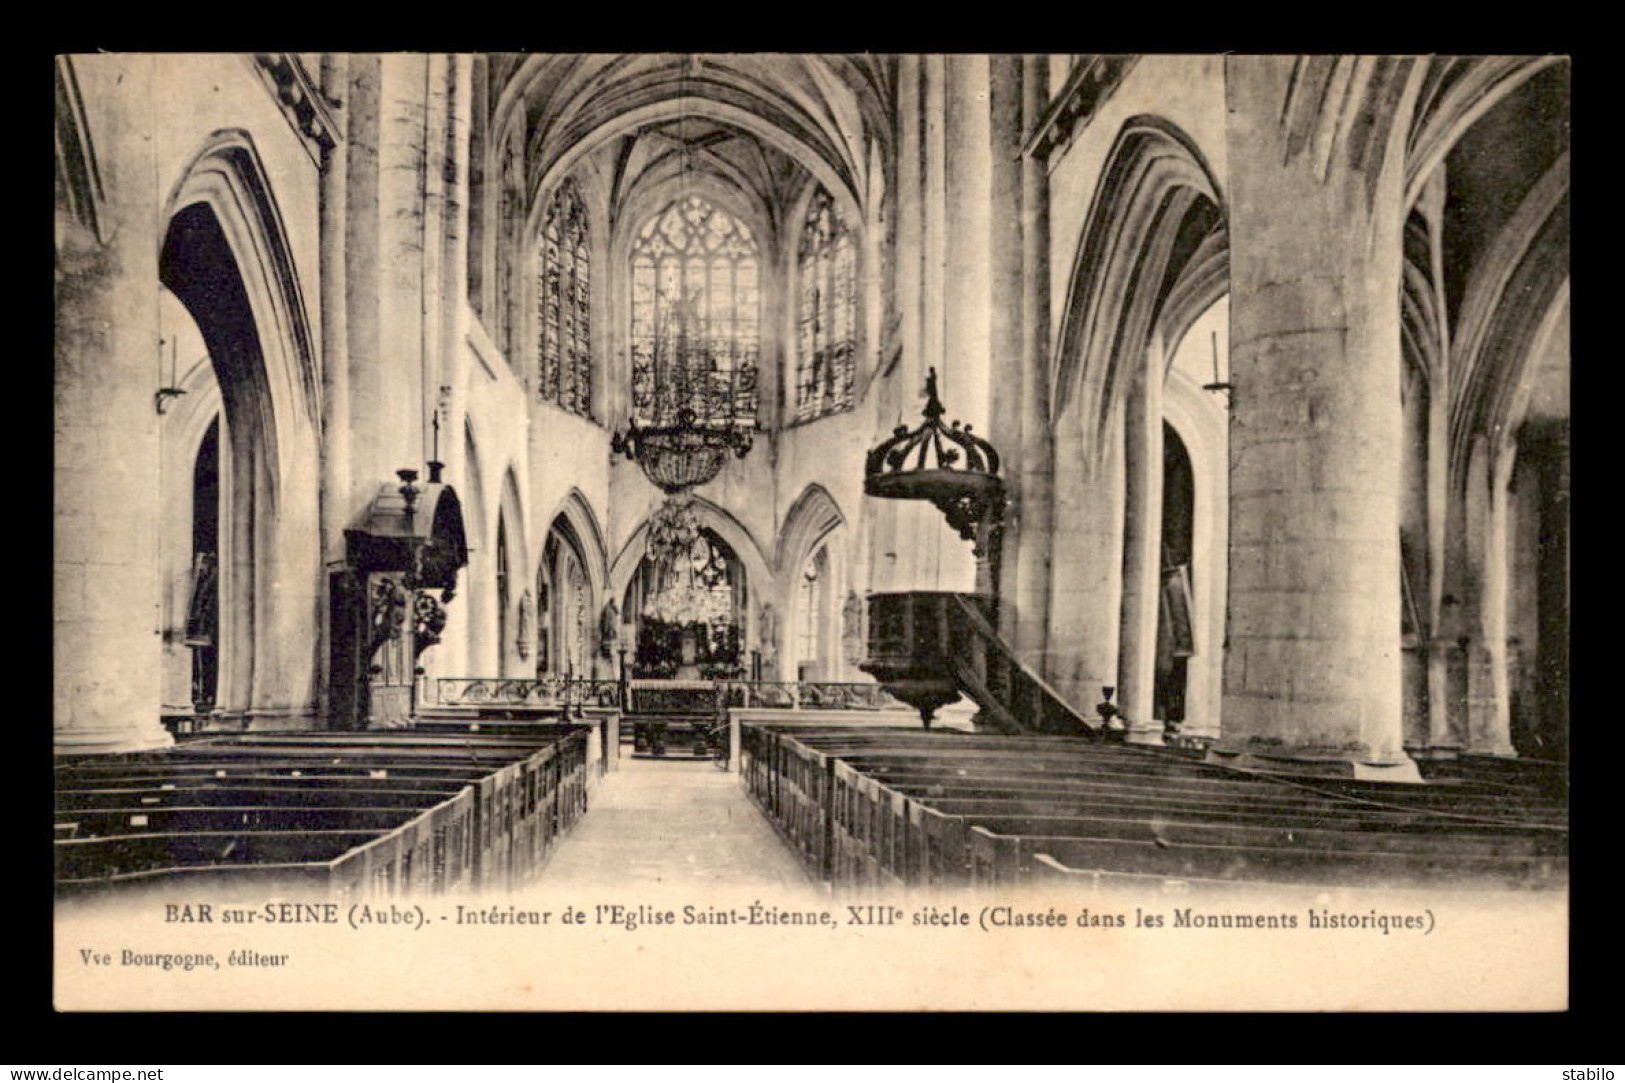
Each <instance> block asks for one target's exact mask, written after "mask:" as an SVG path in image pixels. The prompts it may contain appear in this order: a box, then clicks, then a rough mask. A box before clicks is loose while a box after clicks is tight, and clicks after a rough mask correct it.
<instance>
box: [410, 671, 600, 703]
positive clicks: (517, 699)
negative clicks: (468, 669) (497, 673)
mask: <svg viewBox="0 0 1625 1083" xmlns="http://www.w3.org/2000/svg"><path fill="white" fill-rule="evenodd" d="M433 687H434V690H435V696H434V699H433V702H432V705H433V706H436V707H544V708H546V707H554V708H558V709H560V710H573V709H579V708H583V707H608V708H615V707H620V706H621V705H622V702H623V701H622V696H623V694H624V692H623V688H622V685H621V682H620V681H617V680H611V679H606V678H597V677H592V678H589V677H440V678H438V679H436V680H435V681H434V682H433Z"/></svg>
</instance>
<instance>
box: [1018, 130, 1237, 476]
mask: <svg viewBox="0 0 1625 1083" xmlns="http://www.w3.org/2000/svg"><path fill="white" fill-rule="evenodd" d="M1223 222H1224V202H1223V197H1222V195H1221V190H1220V186H1219V183H1218V181H1217V179H1216V178H1215V177H1214V175H1213V171H1212V169H1211V168H1210V167H1209V165H1208V163H1207V159H1206V157H1205V156H1204V155H1203V154H1202V153H1201V151H1200V149H1199V148H1198V147H1197V145H1196V143H1195V141H1194V140H1192V139H1191V137H1190V136H1189V135H1187V134H1186V133H1185V132H1184V131H1183V130H1181V129H1180V128H1179V127H1178V126H1176V125H1174V124H1172V123H1171V122H1169V121H1167V120H1166V119H1164V118H1162V117H1157V116H1136V117H1133V118H1130V119H1129V120H1128V121H1126V122H1125V123H1124V125H1123V127H1122V129H1121V131H1119V133H1118V136H1117V141H1116V143H1115V144H1114V145H1113V147H1112V150H1111V153H1110V154H1109V155H1108V157H1107V166H1106V168H1105V169H1104V170H1103V171H1102V174H1101V179H1100V183H1099V185H1098V186H1097V188H1096V190H1095V196H1094V200H1093V203H1092V205H1091V206H1090V209H1089V214H1088V216H1087V218H1086V225H1085V227H1084V231H1083V235H1082V237H1081V238H1080V241H1079V244H1078V249H1077V254H1076V257H1075V258H1074V261H1073V266H1072V273H1071V277H1070V280H1069V284H1068V287H1067V298H1066V302H1065V308H1064V313H1063V318H1062V323H1061V328H1060V339H1059V344H1058V348H1057V350H1056V351H1055V358H1056V360H1055V366H1054V371H1053V374H1052V380H1051V395H1050V401H1051V404H1052V405H1051V421H1052V423H1053V421H1054V419H1055V418H1058V417H1060V416H1061V415H1062V414H1063V413H1064V412H1065V411H1067V410H1072V409H1077V410H1081V411H1082V412H1083V415H1084V433H1085V439H1086V441H1088V443H1089V445H1090V446H1093V447H1095V449H1096V450H1097V451H1098V450H1099V443H1100V441H1101V440H1102V439H1103V438H1104V431H1105V429H1106V424H1105V423H1106V419H1107V418H1108V417H1109V415H1110V411H1111V408H1112V404H1113V397H1114V394H1115V388H1116V387H1117V386H1118V385H1119V383H1121V382H1122V379H1123V373H1124V372H1125V371H1128V370H1129V369H1130V367H1131V366H1133V365H1135V364H1137V363H1138V362H1139V361H1140V360H1141V359H1142V358H1143V357H1144V355H1145V348H1146V345H1147V343H1148V342H1149V339H1150V336H1151V334H1152V331H1153V328H1154V327H1155V324H1156V321H1157V317H1158V315H1159V313H1160V311H1161V310H1162V309H1163V307H1164V302H1166V300H1167V299H1168V297H1169V295H1170V293H1171V292H1172V290H1173V287H1174V286H1175V285H1176V284H1177V282H1178V279H1179V275H1180V273H1181V271H1182V270H1183V269H1184V268H1185V267H1186V266H1187V265H1188V264H1190V263H1191V261H1192V257H1193V256H1195V255H1197V254H1198V253H1200V252H1202V251H1203V242H1204V241H1205V240H1206V238H1207V237H1208V236H1209V235H1211V234H1213V233H1215V232H1217V231H1218V230H1219V229H1220V228H1221V227H1222V225H1223ZM1213 248H1214V246H1213V244H1211V243H1209V245H1208V252H1209V256H1208V257H1206V260H1207V262H1208V263H1209V264H1212V262H1213V261H1212V252H1213ZM1208 277H1210V278H1211V273H1210V274H1209V275H1208ZM1198 292H1201V291H1198ZM1184 307H1185V308H1186V309H1189V308H1190V307H1194V306H1191V305H1189V304H1187V305H1185V306H1184ZM1196 311H1197V312H1198V313H1199V312H1200V311H1201V310H1200V308H1198V309H1196ZM1096 457H1097V458H1098V455H1097V456H1096Z"/></svg>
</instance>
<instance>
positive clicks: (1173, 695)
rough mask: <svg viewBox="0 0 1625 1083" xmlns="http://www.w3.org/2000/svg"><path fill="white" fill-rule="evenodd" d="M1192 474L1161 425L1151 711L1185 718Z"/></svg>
mask: <svg viewBox="0 0 1625 1083" xmlns="http://www.w3.org/2000/svg"><path fill="white" fill-rule="evenodd" d="M1195 543H1196V473H1195V471H1194V470H1193V469H1192V467H1191V457H1190V453H1189V452H1188V451H1186V450H1185V442H1184V441H1183V440H1181V439H1180V438H1179V433H1178V432H1177V431H1176V430H1175V429H1174V427H1173V426H1172V425H1170V424H1168V423H1167V422H1166V421H1165V422H1163V424H1162V597H1161V599H1160V605H1159V606H1158V609H1157V661H1156V665H1157V671H1156V672H1157V676H1156V686H1155V693H1154V704H1155V716H1156V717H1157V718H1159V719H1161V720H1163V721H1165V722H1183V721H1184V720H1185V697H1186V690H1187V675H1186V667H1187V663H1188V660H1189V659H1190V657H1191V656H1192V655H1193V654H1195V653H1196V612H1195V608H1196V607H1195V601H1194V598H1195V594H1194V590H1195V586H1194V580H1193V574H1194V572H1193V568H1194V564H1195V561H1194V555H1195V551H1196V544H1195Z"/></svg>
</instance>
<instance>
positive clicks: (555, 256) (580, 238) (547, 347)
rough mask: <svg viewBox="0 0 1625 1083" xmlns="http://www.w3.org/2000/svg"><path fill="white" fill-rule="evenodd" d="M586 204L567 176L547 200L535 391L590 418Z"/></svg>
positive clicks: (589, 263)
mask: <svg viewBox="0 0 1625 1083" xmlns="http://www.w3.org/2000/svg"><path fill="white" fill-rule="evenodd" d="M588 242H589V237H588V231H587V207H586V204H585V203H583V202H582V199H581V194H580V193H579V192H578V191H577V190H576V187H575V185H574V184H573V183H572V182H570V181H568V180H566V181H565V182H564V183H563V184H561V185H559V188H558V191H557V192H555V193H554V195H553V200H552V202H551V203H550V204H548V208H547V221H546V224H545V225H543V227H542V244H541V261H540V262H541V267H540V275H541V280H540V282H539V283H538V288H537V290H536V296H537V314H536V315H537V320H536V322H537V326H538V327H539V329H540V339H541V341H540V342H539V344H538V349H537V358H538V362H539V366H538V367H539V371H538V373H537V381H536V392H537V395H538V396H539V397H540V398H541V399H542V400H543V401H544V402H551V403H556V404H557V405H558V406H560V407H562V408H563V409H565V410H568V411H569V412H570V413H572V414H579V415H580V416H582V417H589V418H590V417H591V416H592V334H591V331H592V259H591V254H590V250H589V248H588Z"/></svg>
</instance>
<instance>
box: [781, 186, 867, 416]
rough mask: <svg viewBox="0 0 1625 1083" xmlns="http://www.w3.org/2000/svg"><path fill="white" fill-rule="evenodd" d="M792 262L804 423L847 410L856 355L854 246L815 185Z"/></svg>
mask: <svg viewBox="0 0 1625 1083" xmlns="http://www.w3.org/2000/svg"><path fill="white" fill-rule="evenodd" d="M796 266H797V272H798V279H799V288H800V295H801V296H800V302H801V306H800V318H799V326H798V331H799V334H798V341H797V349H796V383H795V388H796V394H795V420H797V421H810V420H812V419H813V418H816V417H824V416H825V415H827V414H834V413H839V412H840V411H842V410H850V409H851V408H852V378H853V370H854V368H855V363H856V359H857V308H858V301H857V297H858V283H857V278H858V276H857V244H856V243H855V241H854V239H853V237H852V231H851V230H849V229H848V228H847V227H846V223H845V222H843V221H842V220H841V215H840V212H839V211H838V210H837V209H836V207H835V200H834V198H832V197H831V196H830V194H829V192H827V191H825V190H824V189H823V188H821V187H820V188H819V189H818V191H817V192H816V193H814V195H813V198H812V202H811V203H810V204H809V205H808V207H807V218H806V222H805V223H804V224H803V226H802V230H801V251H800V256H799V258H798V260H797V265H796Z"/></svg>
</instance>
